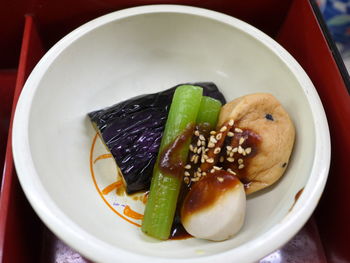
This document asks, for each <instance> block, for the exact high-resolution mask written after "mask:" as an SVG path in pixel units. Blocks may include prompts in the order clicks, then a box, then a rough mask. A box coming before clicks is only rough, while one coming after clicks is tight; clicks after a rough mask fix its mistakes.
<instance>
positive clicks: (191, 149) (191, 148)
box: [190, 144, 193, 152]
mask: <svg viewBox="0 0 350 263" xmlns="http://www.w3.org/2000/svg"><path fill="white" fill-rule="evenodd" d="M190 151H191V152H193V145H192V144H190Z"/></svg>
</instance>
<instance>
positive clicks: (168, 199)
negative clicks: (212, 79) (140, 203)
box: [141, 85, 203, 240]
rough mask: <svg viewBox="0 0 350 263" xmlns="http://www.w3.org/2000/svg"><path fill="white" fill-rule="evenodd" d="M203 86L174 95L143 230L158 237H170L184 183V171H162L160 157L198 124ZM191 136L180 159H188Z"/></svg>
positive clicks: (176, 92)
mask: <svg viewBox="0 0 350 263" xmlns="http://www.w3.org/2000/svg"><path fill="white" fill-rule="evenodd" d="M202 92H203V90H202V88H200V87H197V86H192V85H182V86H179V87H178V88H177V89H176V91H175V94H174V97H173V100H172V103H171V106H170V111H169V115H168V119H167V122H166V125H165V129H164V133H163V137H162V142H161V145H160V149H159V153H158V159H157V162H156V164H155V166H154V168H153V176H152V182H151V188H150V192H149V195H148V201H147V204H146V208H145V212H144V217H143V222H142V226H141V229H142V231H143V232H144V233H146V234H147V235H149V236H152V237H155V238H157V239H161V240H166V239H168V238H169V235H170V230H171V226H172V223H173V219H174V214H175V210H176V204H177V199H178V195H179V191H180V187H181V184H182V180H183V177H182V174H181V175H178V176H174V175H172V174H165V173H162V172H161V171H160V168H159V159H160V155H161V154H162V152H163V150H164V149H165V148H166V147H167V146H168V145H170V144H172V143H173V142H174V141H175V139H176V138H177V137H178V136H179V135H181V134H182V133H183V131H184V130H185V129H186V127H187V126H188V125H189V124H193V125H194V124H195V122H196V118H197V115H198V111H199V107H200V104H201V100H202ZM189 144H190V138H189V139H188V142H186V143H185V145H184V146H183V147H182V149H181V152H180V158H181V160H182V162H183V163H185V162H186V159H187V155H188V151H189Z"/></svg>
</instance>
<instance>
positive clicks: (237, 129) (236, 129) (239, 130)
mask: <svg viewBox="0 0 350 263" xmlns="http://www.w3.org/2000/svg"><path fill="white" fill-rule="evenodd" d="M235 132H243V131H242V130H241V129H240V128H235Z"/></svg>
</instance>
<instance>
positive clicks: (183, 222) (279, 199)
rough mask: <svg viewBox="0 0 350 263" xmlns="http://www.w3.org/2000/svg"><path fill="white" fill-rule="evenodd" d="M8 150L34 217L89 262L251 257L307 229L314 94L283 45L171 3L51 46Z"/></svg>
mask: <svg viewBox="0 0 350 263" xmlns="http://www.w3.org/2000/svg"><path fill="white" fill-rule="evenodd" d="M196 81H201V82H196ZM171 87H173V88H171ZM12 138H13V141H12V142H13V153H14V160H15V165H16V169H17V174H18V177H19V180H20V183H21V185H22V187H23V190H24V192H25V194H26V196H27V198H28V200H29V201H30V203H31V205H32V206H33V208H34V210H35V211H36V212H37V214H38V215H39V217H40V218H41V219H42V220H43V222H44V223H45V224H46V225H47V226H48V227H49V228H50V230H52V231H53V232H54V234H56V235H57V236H58V237H59V238H60V239H62V240H63V241H64V242H65V243H67V244H68V245H69V246H71V247H72V248H74V249H75V250H77V251H79V252H80V253H81V254H82V255H84V256H86V257H87V258H89V259H91V260H93V261H96V262H115V261H116V260H119V261H120V262H140V261H142V262H152V263H154V262H162V263H163V262H173V261H174V260H176V261H181V262H191V263H192V262H201V263H203V262H213V261H220V262H231V261H232V259H235V260H236V261H237V262H254V261H257V260H258V259H259V258H262V257H264V256H266V255H267V254H268V253H271V252H272V251H274V250H276V249H277V248H279V247H281V246H282V245H283V244H284V243H285V242H287V241H288V240H289V239H290V238H292V237H293V235H295V234H296V233H297V231H298V230H299V229H300V228H301V227H302V226H303V224H304V223H305V222H306V221H307V219H308V218H309V217H310V215H311V213H312V211H313V210H314V209H315V207H316V205H317V202H318V200H319V198H320V196H321V193H322V191H323V187H324V185H325V182H326V179H327V172H328V167H329V155H330V148H329V134H328V126H327V120H326V118H325V114H324V111H323V108H322V104H321V102H320V100H319V98H318V95H317V93H316V91H315V88H314V87H313V85H312V83H311V81H310V79H309V78H308V77H307V75H306V74H305V72H304V71H303V69H302V68H301V67H300V66H299V65H298V63H297V62H296V61H295V60H294V59H293V58H292V57H291V56H290V55H289V54H288V53H287V52H286V51H285V50H284V49H283V48H282V47H281V46H279V45H278V44H277V43H276V42H275V41H274V40H273V39H271V38H270V37H268V36H267V35H265V34H264V33H262V32H260V31H259V30H258V29H256V28H254V27H252V26H250V25H248V24H246V23H244V22H242V21H240V20H238V19H235V18H233V17H230V16H227V15H224V14H220V13H217V12H213V11H209V10H205V9H200V8H194V7H188V6H174V5H155V6H144V7H137V8H131V9H127V10H122V11H118V12H115V13H111V14H108V15H106V16H103V17H100V18H97V19H96V20H93V21H91V22H89V23H87V24H85V25H83V26H81V27H80V28H78V29H77V30H75V31H73V32H72V33H70V34H69V35H67V36H66V37H65V38H63V39H62V40H61V41H60V42H58V43H57V44H56V45H55V46H54V47H52V49H50V51H49V52H48V53H47V54H46V55H45V56H44V57H43V58H42V60H41V61H40V62H39V63H38V65H37V66H36V67H35V69H34V70H33V72H32V73H31V75H30V77H29V78H28V80H27V82H26V84H25V86H24V88H23V91H22V94H21V96H20V99H19V101H18V105H17V109H16V114H15V118H14V125H13V136H12ZM296 200H297V201H296ZM189 236H193V238H185V237H189ZM169 238H170V239H173V240H169V241H165V240H167V239H169ZM213 241H220V242H213Z"/></svg>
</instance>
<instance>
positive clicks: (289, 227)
mask: <svg viewBox="0 0 350 263" xmlns="http://www.w3.org/2000/svg"><path fill="white" fill-rule="evenodd" d="M152 13H179V14H188V15H195V16H201V17H204V18H208V19H213V20H215V21H218V22H222V23H224V24H227V25H229V26H232V27H235V28H236V29H238V30H240V31H242V32H243V33H246V34H248V35H250V36H251V37H253V38H254V39H256V40H258V41H259V42H260V43H262V44H263V45H265V46H266V47H267V48H268V49H269V50H270V51H271V52H273V53H274V54H275V55H276V56H278V57H279V58H280V60H281V61H282V62H283V63H284V64H285V65H286V66H287V67H288V68H289V70H290V71H291V72H292V73H293V74H294V76H295V78H296V79H297V81H298V82H299V83H300V85H301V87H302V88H303V92H304V94H305V96H306V98H307V100H308V102H309V103H310V105H309V106H310V110H311V113H312V116H314V117H315V116H316V118H314V119H313V124H314V126H315V155H314V161H313V165H312V169H311V172H310V176H309V179H308V181H307V183H306V185H305V187H304V191H303V195H301V196H300V198H299V199H298V202H297V203H296V204H295V206H294V209H293V210H292V211H291V212H289V213H288V214H287V216H286V217H285V218H284V219H283V224H276V225H275V226H273V227H271V228H270V229H269V230H268V231H266V232H265V233H263V234H262V235H260V236H258V237H256V238H254V239H252V240H250V241H249V242H247V243H245V244H243V245H240V246H238V247H236V248H232V249H230V250H227V251H225V252H220V253H217V254H212V255H206V256H199V257H198V258H184V259H181V258H170V259H169V258H164V257H153V256H148V255H142V254H134V253H132V252H131V251H126V250H123V249H120V248H118V247H115V246H112V245H110V244H108V243H106V242H104V241H101V240H99V239H98V238H96V237H94V236H93V235H91V234H89V233H87V232H85V231H84V230H83V229H82V228H80V226H79V225H78V224H77V223H75V222H73V221H72V220H70V219H69V218H68V217H67V216H66V215H65V214H64V213H63V211H61V210H60V208H59V207H58V206H57V205H56V204H55V203H54V201H53V200H52V199H51V198H50V195H49V194H48V192H47V191H46V190H45V188H44V187H43V185H42V183H41V181H40V179H39V177H38V175H37V173H36V170H35V166H34V163H33V160H32V156H31V152H30V147H29V137H28V125H29V123H28V121H29V117H30V108H31V103H32V100H33V98H34V95H35V92H36V88H37V87H38V84H39V83H40V81H41V78H42V76H43V75H44V74H45V72H46V70H47V68H48V67H49V66H50V65H51V63H53V61H54V60H55V59H56V58H57V57H58V56H59V55H60V53H61V52H62V51H63V50H64V49H65V48H66V47H67V46H69V45H70V44H71V43H73V42H74V41H76V40H77V39H79V38H80V37H82V36H83V35H85V34H87V33H88V32H90V31H92V30H94V29H96V28H97V27H100V26H103V25H105V24H107V23H109V22H112V21H115V20H120V19H124V18H127V17H131V16H136V15H143V14H152ZM12 147H13V156H14V162H15V167H16V170H17V175H18V178H19V181H20V184H21V186H22V188H23V190H24V193H25V195H26V197H27V199H28V200H29V202H30V204H31V205H32V207H33V208H34V210H35V212H36V213H37V214H38V215H39V217H40V218H41V220H42V221H43V222H44V223H45V224H46V225H47V226H48V227H49V229H50V230H51V231H53V232H54V233H55V234H56V235H57V236H58V237H59V238H60V239H62V240H63V241H64V242H66V243H67V244H68V245H70V246H71V247H73V248H74V249H75V250H77V251H78V252H80V253H82V254H83V255H84V256H86V257H87V258H89V259H92V260H94V261H97V262H115V259H116V258H118V260H120V261H121V262H134V261H135V262H136V261H140V260H143V261H144V262H213V261H214V260H220V262H222V261H231V260H232V258H235V260H236V261H237V262H252V261H256V260H259V259H260V258H262V257H264V256H266V255H268V254H269V253H271V252H273V251H275V250H276V249H278V248H279V247H281V246H282V245H283V244H285V243H286V242H288V240H289V239H291V238H292V237H293V236H294V235H295V234H296V233H297V232H298V231H299V230H300V229H301V227H302V226H303V225H304V224H305V223H306V221H307V220H308V218H309V217H310V216H311V214H312V212H313V211H314V209H315V208H316V205H317V203H318V201H319V199H320V197H321V194H322V192H323V190H324V187H325V184H326V181H327V177H328V171H329V166H330V154H331V151H330V149H331V145H330V135H329V129H328V123H327V118H326V115H325V112H324V109H323V106H322V103H321V100H320V98H319V96H318V94H317V91H316V89H315V87H314V86H313V84H312V82H311V80H310V79H309V77H308V76H307V74H306V73H305V71H304V70H303V69H302V67H301V66H300V65H299V64H298V62H297V61H296V60H295V59H294V58H293V57H292V56H291V55H290V54H289V53H288V52H287V51H286V50H285V49H284V48H283V47H282V46H280V45H279V44H278V43H277V42H276V41H275V40H273V39H272V38H270V37H269V36H267V35H266V34H265V33H263V32H262V31H260V30H258V29H256V28H255V27H253V26H251V25H249V24H247V23H246V22H243V21H241V20H239V19H237V18H234V17H231V16H228V15H225V14H222V13H219V12H216V11H212V10H208V9H203V8H198V7H192V6H184V5H146V6H138V7H132V8H127V9H123V10H119V11H116V12H112V13H109V14H106V15H104V16H101V17H98V18H96V19H94V20H92V21H90V22H87V23H86V24H84V25H82V26H80V27H78V28H77V29H75V30H74V31H72V32H71V33H69V34H68V35H66V36H65V37H63V38H62V39H61V40H60V41H59V42H57V43H56V44H55V45H54V46H53V47H52V48H51V49H50V50H49V51H48V52H47V53H46V54H45V55H44V56H43V57H42V59H41V60H40V61H39V63H38V64H37V65H36V66H35V68H34V70H33V71H32V73H31V74H30V76H29V77H28V79H27V81H26V83H25V85H24V87H23V90H22V93H21V95H20V97H19V100H18V103H17V107H16V111H15V116H14V121H13V131H12ZM310 182H312V183H310ZM67 226H69V227H67Z"/></svg>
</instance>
